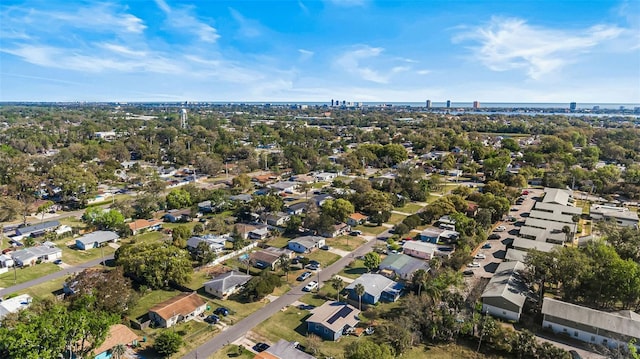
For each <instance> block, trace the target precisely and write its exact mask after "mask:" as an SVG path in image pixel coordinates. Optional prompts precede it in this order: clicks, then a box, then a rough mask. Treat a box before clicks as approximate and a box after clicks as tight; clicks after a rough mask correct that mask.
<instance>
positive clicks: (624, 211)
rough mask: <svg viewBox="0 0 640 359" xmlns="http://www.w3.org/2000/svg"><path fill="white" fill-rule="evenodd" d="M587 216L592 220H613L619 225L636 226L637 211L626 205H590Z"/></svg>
mask: <svg viewBox="0 0 640 359" xmlns="http://www.w3.org/2000/svg"><path fill="white" fill-rule="evenodd" d="M589 216H590V217H591V219H593V220H594V221H602V220H610V221H615V222H616V223H617V224H618V225H619V226H623V227H637V226H638V213H636V212H632V211H630V210H629V208H627V207H614V206H603V205H598V204H594V205H591V209H590V213H589Z"/></svg>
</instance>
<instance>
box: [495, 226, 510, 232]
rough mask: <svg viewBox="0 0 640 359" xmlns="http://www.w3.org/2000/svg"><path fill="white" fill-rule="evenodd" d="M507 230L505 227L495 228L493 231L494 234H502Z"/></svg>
mask: <svg viewBox="0 0 640 359" xmlns="http://www.w3.org/2000/svg"><path fill="white" fill-rule="evenodd" d="M506 230H507V227H505V226H497V227H496V229H494V230H493V231H494V232H504V231H506Z"/></svg>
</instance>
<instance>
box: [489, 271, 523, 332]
mask: <svg viewBox="0 0 640 359" xmlns="http://www.w3.org/2000/svg"><path fill="white" fill-rule="evenodd" d="M524 270H525V265H524V264H523V263H522V262H502V263H500V265H498V268H497V269H496V272H495V274H494V275H493V277H491V280H489V284H487V287H486V288H485V290H484V292H483V293H482V296H481V298H482V312H483V313H485V314H490V315H492V316H494V317H499V318H503V319H506V320H513V321H516V322H517V321H519V320H520V315H521V314H522V308H523V307H524V303H525V301H526V299H527V294H528V292H529V289H528V288H527V286H526V284H525V282H524V281H523V280H522V278H521V277H520V273H519V272H521V271H524Z"/></svg>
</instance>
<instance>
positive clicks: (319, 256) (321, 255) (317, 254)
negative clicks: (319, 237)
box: [307, 250, 340, 267]
mask: <svg viewBox="0 0 640 359" xmlns="http://www.w3.org/2000/svg"><path fill="white" fill-rule="evenodd" d="M307 257H308V258H309V259H310V260H317V261H318V262H320V264H321V265H322V267H326V266H329V265H331V264H333V263H334V262H335V261H337V260H338V259H340V256H339V255H337V254H333V253H331V252H329V251H322V250H316V251H314V252H312V253H311V254H309V255H308V256H307Z"/></svg>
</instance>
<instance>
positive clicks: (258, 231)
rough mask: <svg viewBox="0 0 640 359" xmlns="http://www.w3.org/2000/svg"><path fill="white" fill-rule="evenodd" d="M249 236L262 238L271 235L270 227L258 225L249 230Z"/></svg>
mask: <svg viewBox="0 0 640 359" xmlns="http://www.w3.org/2000/svg"><path fill="white" fill-rule="evenodd" d="M248 236H249V238H250V239H253V240H262V239H265V238H267V237H269V228H268V227H267V226H256V228H255V229H252V230H251V231H249V233H248Z"/></svg>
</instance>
